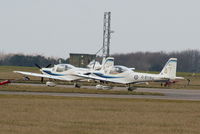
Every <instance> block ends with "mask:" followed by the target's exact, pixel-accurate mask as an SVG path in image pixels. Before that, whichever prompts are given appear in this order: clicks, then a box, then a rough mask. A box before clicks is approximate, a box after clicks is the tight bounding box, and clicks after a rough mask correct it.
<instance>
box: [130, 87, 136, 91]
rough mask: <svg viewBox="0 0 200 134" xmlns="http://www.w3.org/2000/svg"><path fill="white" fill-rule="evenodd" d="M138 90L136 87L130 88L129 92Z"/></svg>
mask: <svg viewBox="0 0 200 134" xmlns="http://www.w3.org/2000/svg"><path fill="white" fill-rule="evenodd" d="M136 89H137V88H136V87H128V91H133V90H136Z"/></svg>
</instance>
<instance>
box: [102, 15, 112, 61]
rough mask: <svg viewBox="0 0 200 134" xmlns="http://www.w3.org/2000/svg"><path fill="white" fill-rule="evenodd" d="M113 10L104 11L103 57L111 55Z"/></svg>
mask: <svg viewBox="0 0 200 134" xmlns="http://www.w3.org/2000/svg"><path fill="white" fill-rule="evenodd" d="M110 24H111V12H104V23H103V57H108V56H110V38H111V33H113V31H111V28H110Z"/></svg>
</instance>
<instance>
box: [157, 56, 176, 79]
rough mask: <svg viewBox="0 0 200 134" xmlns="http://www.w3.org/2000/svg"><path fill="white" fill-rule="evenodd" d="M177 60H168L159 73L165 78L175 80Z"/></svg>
mask: <svg viewBox="0 0 200 134" xmlns="http://www.w3.org/2000/svg"><path fill="white" fill-rule="evenodd" d="M176 68H177V58H170V59H169V60H168V61H167V63H166V64H165V66H164V68H163V69H162V71H161V72H160V75H162V76H163V77H165V78H169V79H176Z"/></svg>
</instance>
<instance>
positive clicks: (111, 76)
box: [79, 57, 184, 91]
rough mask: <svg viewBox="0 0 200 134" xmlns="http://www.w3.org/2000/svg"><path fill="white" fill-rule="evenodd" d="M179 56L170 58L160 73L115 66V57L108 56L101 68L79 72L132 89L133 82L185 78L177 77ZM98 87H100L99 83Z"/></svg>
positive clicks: (168, 81)
mask: <svg viewBox="0 0 200 134" xmlns="http://www.w3.org/2000/svg"><path fill="white" fill-rule="evenodd" d="M176 68H177V58H170V59H169V60H168V61H167V63H166V64H165V66H164V68H163V69H162V71H161V72H160V73H159V74H149V73H140V72H134V71H133V70H134V68H127V67H125V66H118V65H117V66H115V65H114V58H112V57H108V58H107V59H106V60H105V61H104V62H103V63H102V67H101V69H100V70H94V71H90V72H88V73H86V74H79V76H80V77H83V78H85V79H93V80H95V81H100V82H101V83H108V82H111V83H120V84H126V85H128V90H129V91H132V90H134V89H135V87H131V84H138V83H146V82H166V83H170V82H171V83H174V81H175V80H176V79H184V78H183V77H176ZM97 88H100V86H99V85H98V87H97Z"/></svg>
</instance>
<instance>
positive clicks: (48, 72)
mask: <svg viewBox="0 0 200 134" xmlns="http://www.w3.org/2000/svg"><path fill="white" fill-rule="evenodd" d="M43 72H45V73H47V74H49V75H53V76H64V74H55V73H52V72H51V71H48V70H43Z"/></svg>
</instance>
